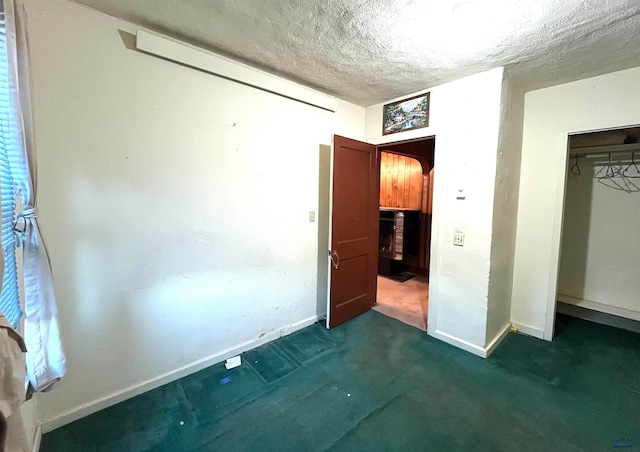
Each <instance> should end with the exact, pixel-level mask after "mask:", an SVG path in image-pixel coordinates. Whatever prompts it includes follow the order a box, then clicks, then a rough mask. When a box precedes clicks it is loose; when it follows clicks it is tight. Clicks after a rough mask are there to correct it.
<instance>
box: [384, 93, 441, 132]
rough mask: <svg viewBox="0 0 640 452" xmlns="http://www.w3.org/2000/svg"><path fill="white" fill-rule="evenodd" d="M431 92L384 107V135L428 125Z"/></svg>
mask: <svg viewBox="0 0 640 452" xmlns="http://www.w3.org/2000/svg"><path fill="white" fill-rule="evenodd" d="M430 94H431V93H426V94H420V95H419V96H415V97H410V98H409V99H403V100H400V101H398V102H393V103H390V104H386V105H385V106H384V107H382V135H389V134H390V133H396V132H404V131H406V130H412V129H420V128H422V127H428V126H429V104H430V102H429V95H430Z"/></svg>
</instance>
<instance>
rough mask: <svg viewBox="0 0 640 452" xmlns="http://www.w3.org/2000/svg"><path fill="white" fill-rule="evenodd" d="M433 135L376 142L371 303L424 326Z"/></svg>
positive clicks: (413, 323)
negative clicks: (376, 220) (375, 264)
mask: <svg viewBox="0 0 640 452" xmlns="http://www.w3.org/2000/svg"><path fill="white" fill-rule="evenodd" d="M434 150H435V137H429V138H424V139H419V140H414V141H408V142H400V143H391V144H387V145H381V146H378V152H379V157H380V158H379V161H380V202H379V205H380V212H379V213H380V219H379V225H380V226H379V246H378V276H377V293H376V305H375V306H374V308H373V309H375V310H377V311H379V312H381V313H383V314H385V315H388V316H390V317H394V318H396V319H398V320H400V321H402V322H404V323H407V324H409V325H412V326H415V327H417V328H419V329H421V330H423V331H426V330H427V312H428V303H429V263H430V248H431V218H432V210H433V178H434Z"/></svg>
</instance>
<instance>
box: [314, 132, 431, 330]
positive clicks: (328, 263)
mask: <svg viewBox="0 0 640 452" xmlns="http://www.w3.org/2000/svg"><path fill="white" fill-rule="evenodd" d="M426 139H434V140H435V139H436V134H435V133H432V134H429V135H424V136H420V137H416V138H408V139H399V140H395V141H386V140H385V141H384V142H383V143H373V142H371V141H370V140H358V141H363V142H364V143H369V144H372V145H374V146H376V153H377V157H376V158H377V160H378V174H379V173H380V152H381V149H380V147H381V146H395V145H398V144H404V143H411V142H415V141H422V140H426ZM374 141H377V140H374ZM334 152H335V150H334V143H333V135H332V136H331V152H330V158H329V212H328V215H329V234H328V238H329V240H328V243H327V246H326V247H325V248H326V249H325V250H322V249H319V250H318V252H319V253H324V254H325V256H326V259H327V261H326V271H327V299H326V303H325V305H326V307H327V312H326V325H329V322H330V317H329V316H330V315H331V314H330V309H329V303H330V301H331V244H332V243H333V227H332V223H331V220H330V219H331V218H333V165H334ZM436 162H437V153H436V150H435V147H434V154H433V167H434V168H435V167H436V166H437V163H436ZM375 184H376V185H377V187H376V189H377V192H378V193H380V177H377V178H376V181H375ZM437 194H438V190H437V186H436V184H435V183H434V185H433V207H432V214H431V250H430V265H429V311H428V315H427V318H428V319H433V322H431V321H428V322H427V334H429V335H431V333H432V331H435V329H436V328H435V326H436V325H437V321H436V320H437V318H438V298H439V297H437V296H436V297H433V295H434V294H437V293H438V272H437V268H438V267H439V265H438V263H439V259H440V256H439V254H438V242H439V240H437V238H438V237H439V234H440V225H439V223H440V202H439V198H438V197H436V195H437ZM433 263H435V264H436V265H433ZM377 292H378V291H377V283H376V296H375V298H374V304H377V302H378V299H377ZM430 325H433V326H430Z"/></svg>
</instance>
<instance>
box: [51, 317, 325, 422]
mask: <svg viewBox="0 0 640 452" xmlns="http://www.w3.org/2000/svg"><path fill="white" fill-rule="evenodd" d="M318 320H320V316H318V315H315V316H312V317H309V318H306V319H304V320H301V321H299V322H295V323H291V324H289V325H285V326H283V327H280V328H276V329H274V331H272V332H271V333H268V334H265V335H264V336H262V337H260V338H257V339H253V340H250V341H246V342H243V343H241V344H238V345H236V346H234V347H230V348H227V349H225V350H222V351H219V352H217V353H214V354H212V355H209V356H206V357H204V358H201V359H198V360H196V361H193V362H191V363H189V364H187V365H185V366H182V367H179V368H177V369H175V370H172V371H170V372H166V373H164V374H161V375H158V376H157V377H154V378H151V379H149V380H147V381H143V382H141V383H137V384H134V385H131V386H129V387H127V388H124V389H121V390H119V391H116V392H113V393H112V394H109V395H107V396H105V397H101V398H99V399H96V400H93V401H91V402H88V403H85V404H84V405H80V406H79V407H76V408H74V409H72V410H69V411H66V412H64V413H61V414H59V415H57V416H54V417H52V418H49V419H44V420H42V423H41V425H42V432H41V434H44V433H48V432H50V431H52V430H55V429H57V428H59V427H62V426H63V425H66V424H69V423H71V422H74V421H77V420H78V419H81V418H83V417H86V416H89V415H90V414H93V413H95V412H97V411H100V410H103V409H105V408H108V407H110V406H112V405H115V404H116V403H120V402H123V401H125V400H127V399H130V398H132V397H135V396H137V395H140V394H142V393H144V392H147V391H150V390H152V389H155V388H158V387H160V386H162V385H165V384H167V383H171V382H172V381H175V380H179V379H180V378H182V377H186V376H187V375H191V374H192V373H195V372H198V371H199V370H202V369H205V368H207V367H209V366H212V365H214V364H217V363H219V362H222V361H224V360H226V359H227V358H230V357H232V356H236V355H239V354H240V353H242V352H246V351H247V350H251V349H254V348H256V347H259V346H261V345H263V344H266V343H267V342H271V341H273V340H276V339H278V338H280V337H282V336H287V335H289V334H291V333H294V332H296V331H298V330H301V329H302V328H305V327H307V326H309V325H313V324H314V323H316V322H317V321H318Z"/></svg>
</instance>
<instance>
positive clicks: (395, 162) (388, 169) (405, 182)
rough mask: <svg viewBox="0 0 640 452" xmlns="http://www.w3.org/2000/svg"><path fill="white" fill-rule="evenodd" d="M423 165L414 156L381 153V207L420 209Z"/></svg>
mask: <svg viewBox="0 0 640 452" xmlns="http://www.w3.org/2000/svg"><path fill="white" fill-rule="evenodd" d="M422 184H423V181H422V165H421V164H420V162H418V161H417V160H416V159H414V158H412V157H406V156H404V155H398V154H393V153H390V152H381V153H380V207H393V208H401V209H414V210H420V207H421V204H422Z"/></svg>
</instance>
